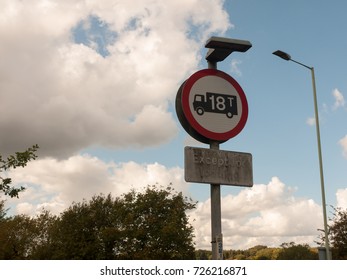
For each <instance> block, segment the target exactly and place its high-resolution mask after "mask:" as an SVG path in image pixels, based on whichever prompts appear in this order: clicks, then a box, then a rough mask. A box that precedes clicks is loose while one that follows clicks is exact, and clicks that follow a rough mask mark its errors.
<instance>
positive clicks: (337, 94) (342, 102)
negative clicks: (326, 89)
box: [332, 88, 345, 110]
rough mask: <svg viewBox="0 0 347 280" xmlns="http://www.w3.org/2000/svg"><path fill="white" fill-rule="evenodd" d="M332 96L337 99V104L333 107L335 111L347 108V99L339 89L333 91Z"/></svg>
mask: <svg viewBox="0 0 347 280" xmlns="http://www.w3.org/2000/svg"><path fill="white" fill-rule="evenodd" d="M332 95H333V97H334V99H335V103H334V105H333V109H334V110H336V109H338V108H340V107H344V106H345V98H344V96H343V94H342V93H341V92H340V91H339V90H338V89H337V88H335V89H334V90H333V92H332Z"/></svg>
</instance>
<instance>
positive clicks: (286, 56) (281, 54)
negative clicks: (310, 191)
mask: <svg viewBox="0 0 347 280" xmlns="http://www.w3.org/2000/svg"><path fill="white" fill-rule="evenodd" d="M272 54H274V55H277V56H278V57H280V58H282V59H284V60H287V61H292V62H294V63H296V64H299V65H301V66H303V67H305V68H307V69H310V70H311V77H312V88H313V103H314V114H315V121H316V133H317V146H318V160H319V174H320V183H321V195H322V208H323V222H324V238H325V240H324V241H325V250H326V259H327V260H331V259H332V256H331V252H330V248H329V238H328V222H327V210H326V202H325V188H324V172H323V157H322V148H321V141H320V129H319V115H318V105H317V91H316V79H315V75H314V68H313V67H310V66H307V65H305V64H303V63H301V62H299V61H296V60H294V59H292V58H291V56H290V55H289V54H288V53H285V52H283V51H280V50H278V51H275V52H273V53H272Z"/></svg>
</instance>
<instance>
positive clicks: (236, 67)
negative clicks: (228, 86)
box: [231, 59, 242, 77]
mask: <svg viewBox="0 0 347 280" xmlns="http://www.w3.org/2000/svg"><path fill="white" fill-rule="evenodd" d="M241 63H242V61H241V60H239V59H232V60H231V73H233V74H235V75H236V76H238V77H241V76H242V72H241V70H240V68H239V65H240V64H241Z"/></svg>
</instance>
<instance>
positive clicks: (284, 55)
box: [272, 50, 292, 60]
mask: <svg viewBox="0 0 347 280" xmlns="http://www.w3.org/2000/svg"><path fill="white" fill-rule="evenodd" d="M272 54H274V55H277V56H278V57H280V58H282V59H284V60H291V59H292V58H291V56H290V55H289V54H287V53H285V52H282V51H280V50H278V51H275V52H273V53H272Z"/></svg>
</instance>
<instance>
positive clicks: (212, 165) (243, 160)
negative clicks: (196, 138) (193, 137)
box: [184, 147, 253, 187]
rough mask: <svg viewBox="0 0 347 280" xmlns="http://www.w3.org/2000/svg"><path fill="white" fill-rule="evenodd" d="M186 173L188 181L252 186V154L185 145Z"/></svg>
mask: <svg viewBox="0 0 347 280" xmlns="http://www.w3.org/2000/svg"><path fill="white" fill-rule="evenodd" d="M184 173H185V174H184V176H185V180H186V181H187V182H195V183H206V184H220V185H231V186H245V187H252V186H253V168H252V154H249V153H240V152H232V151H223V150H212V149H204V148H194V147H185V148H184Z"/></svg>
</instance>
